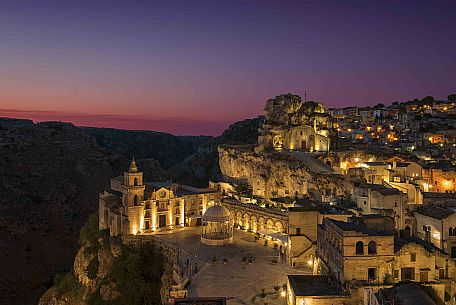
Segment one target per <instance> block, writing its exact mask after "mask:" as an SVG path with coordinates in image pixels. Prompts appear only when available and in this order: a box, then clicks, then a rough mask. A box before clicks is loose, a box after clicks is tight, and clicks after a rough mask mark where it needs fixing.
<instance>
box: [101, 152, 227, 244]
mask: <svg viewBox="0 0 456 305" xmlns="http://www.w3.org/2000/svg"><path fill="white" fill-rule="evenodd" d="M116 198H117V199H116ZM219 201H220V195H219V192H218V191H217V190H216V189H210V188H208V189H198V188H194V187H190V186H186V185H180V184H177V183H171V182H144V181H143V173H142V172H140V171H139V170H138V168H137V166H136V162H135V160H132V162H131V164H130V168H129V170H128V171H127V172H125V173H124V175H123V176H119V177H116V178H114V179H111V190H110V191H109V192H103V193H101V194H100V201H99V218H100V220H99V227H100V229H109V230H110V233H111V235H119V234H142V233H151V232H153V231H156V230H157V229H162V228H173V227H175V226H194V225H201V218H202V215H203V214H204V212H205V211H206V209H207V208H208V207H209V206H210V205H213V204H214V203H215V202H219Z"/></svg>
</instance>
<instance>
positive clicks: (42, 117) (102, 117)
mask: <svg viewBox="0 0 456 305" xmlns="http://www.w3.org/2000/svg"><path fill="white" fill-rule="evenodd" d="M0 117H9V118H18V119H30V120H33V121H34V122H45V121H63V122H70V123H72V124H74V125H76V126H87V127H101V128H117V129H127V130H151V131H160V132H167V133H171V134H174V135H212V136H217V135H220V134H221V133H222V132H223V130H225V129H226V128H227V127H228V126H229V125H230V124H231V123H234V122H220V121H209V120H207V121H204V120H197V119H195V120H192V119H188V118H177V117H176V118H171V117H167V118H153V117H147V118H146V117H141V116H131V115H117V114H86V113H72V112H59V111H25V110H11V109H0Z"/></svg>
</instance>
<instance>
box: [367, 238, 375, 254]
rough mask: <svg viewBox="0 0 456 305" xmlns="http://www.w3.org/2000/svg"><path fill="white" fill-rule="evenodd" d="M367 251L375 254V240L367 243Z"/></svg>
mask: <svg viewBox="0 0 456 305" xmlns="http://www.w3.org/2000/svg"><path fill="white" fill-rule="evenodd" d="M367 253H368V254H377V243H376V242H375V241H373V240H372V241H370V242H369V244H367Z"/></svg>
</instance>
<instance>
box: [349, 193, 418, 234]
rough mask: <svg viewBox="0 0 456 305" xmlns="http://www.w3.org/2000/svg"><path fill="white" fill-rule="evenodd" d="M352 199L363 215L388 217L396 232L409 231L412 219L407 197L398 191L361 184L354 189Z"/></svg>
mask: <svg viewBox="0 0 456 305" xmlns="http://www.w3.org/2000/svg"><path fill="white" fill-rule="evenodd" d="M354 199H355V202H356V205H357V207H358V209H359V210H360V211H361V213H362V214H363V215H369V214H380V215H383V216H389V217H392V218H393V219H394V221H395V226H396V230H402V229H407V230H411V225H412V218H411V216H409V211H410V208H409V206H408V202H409V200H408V195H407V194H404V193H403V192H401V191H399V190H398V189H396V188H392V187H386V186H383V185H376V184H361V185H359V186H358V187H356V189H355V195H354ZM407 227H408V228H407Z"/></svg>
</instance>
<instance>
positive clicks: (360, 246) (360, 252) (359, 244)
mask: <svg viewBox="0 0 456 305" xmlns="http://www.w3.org/2000/svg"><path fill="white" fill-rule="evenodd" d="M363 254H364V243H363V242H362V241H359V242H357V243H356V255H363Z"/></svg>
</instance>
